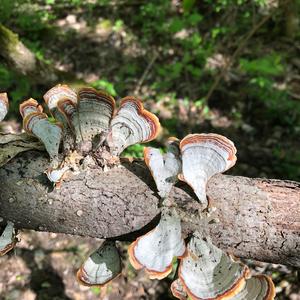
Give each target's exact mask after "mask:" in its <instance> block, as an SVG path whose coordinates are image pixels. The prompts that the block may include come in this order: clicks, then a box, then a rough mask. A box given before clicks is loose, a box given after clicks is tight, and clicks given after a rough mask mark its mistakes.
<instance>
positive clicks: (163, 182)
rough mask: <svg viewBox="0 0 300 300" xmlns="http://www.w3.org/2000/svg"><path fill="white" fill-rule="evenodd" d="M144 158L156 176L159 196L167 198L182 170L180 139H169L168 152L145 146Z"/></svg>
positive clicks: (154, 176)
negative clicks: (163, 152) (164, 152)
mask: <svg viewBox="0 0 300 300" xmlns="http://www.w3.org/2000/svg"><path fill="white" fill-rule="evenodd" d="M144 160H145V163H146V165H147V166H148V168H149V169H150V171H151V174H152V176H153V178H154V181H155V183H156V187H157V189H158V194H159V196H160V197H162V198H166V197H167V196H168V194H169V193H170V191H171V189H172V186H173V185H174V184H175V183H176V181H177V175H178V174H179V173H180V172H181V159H180V151H179V140H178V139H175V138H169V139H168V150H167V153H166V154H162V153H161V152H160V150H159V149H155V148H152V147H146V148H144Z"/></svg>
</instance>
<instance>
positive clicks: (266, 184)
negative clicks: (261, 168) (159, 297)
mask: <svg viewBox="0 0 300 300" xmlns="http://www.w3.org/2000/svg"><path fill="white" fill-rule="evenodd" d="M47 165H48V160H47V158H46V157H45V156H43V155H42V154H41V153H40V152H34V151H32V152H26V153H23V154H22V155H19V156H18V157H16V158H14V159H13V160H11V161H10V162H9V163H7V164H6V165H5V166H4V167H2V168H1V169H0V178H1V180H0V191H1V193H0V216H1V217H2V218H4V219H5V220H11V221H13V222H14V223H15V224H16V225H17V226H18V227H20V228H28V229H34V230H40V231H50V232H61V233H69V234H75V235H83V236H91V237H98V238H118V239H121V240H130V239H131V240H132V239H133V238H135V237H136V236H137V235H139V234H140V233H141V232H142V231H143V230H144V231H146V230H149V228H151V227H153V226H154V225H155V222H156V221H157V218H156V217H157V216H158V214H159V209H158V208H157V205H158V202H159V198H158V196H157V194H156V192H155V186H154V183H153V180H152V177H151V175H150V173H149V171H148V169H147V168H146V167H145V165H144V164H143V162H133V163H124V164H123V165H122V166H121V167H119V168H115V169H112V170H110V171H108V172H103V171H101V170H99V169H89V170H87V171H85V172H82V173H80V174H79V175H76V176H75V175H74V176H72V177H71V178H69V179H67V180H66V181H65V182H63V184H62V188H61V189H60V190H54V189H53V188H52V187H51V185H50V183H49V182H48V180H47V178H46V175H45V174H43V171H44V170H45V169H46V168H47ZM208 195H209V197H210V200H211V202H212V205H213V206H215V207H217V211H216V213H215V214H216V216H217V217H218V218H219V220H220V222H219V223H216V224H213V223H212V224H207V226H204V225H203V224H204V223H203V222H204V221H203V220H202V221H201V220H200V221H199V219H197V215H199V213H198V208H199V205H198V204H197V202H196V201H195V196H194V194H193V193H192V191H191V190H190V189H189V188H188V187H187V185H185V184H183V183H182V184H179V185H177V186H176V187H175V188H174V190H173V192H172V194H171V197H173V199H174V200H175V202H176V203H177V205H178V207H179V208H180V209H182V210H183V211H185V212H186V214H187V216H188V217H187V218H185V220H184V223H183V229H184V233H185V234H188V233H190V232H191V231H193V230H195V229H197V230H199V231H200V232H201V231H202V232H203V231H205V232H206V233H208V234H209V235H210V236H211V238H212V240H213V241H214V242H215V243H216V244H217V245H218V246H219V247H221V248H223V249H224V250H228V251H230V252H231V253H233V254H234V255H236V256H238V257H245V258H253V259H257V260H261V261H269V262H274V263H281V264H287V265H293V266H300V251H299V249H300V234H299V233H300V215H299V211H300V201H299V199H300V183H297V182H292V181H282V180H270V179H250V178H245V177H239V176H227V175H218V176H215V177H213V178H212V179H211V180H210V182H209V185H208ZM189 216H190V217H189ZM201 222H202V223H201ZM145 226H146V227H145ZM141 229H142V231H140V230H141Z"/></svg>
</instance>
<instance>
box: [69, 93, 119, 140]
mask: <svg viewBox="0 0 300 300" xmlns="http://www.w3.org/2000/svg"><path fill="white" fill-rule="evenodd" d="M114 110H115V99H114V98H113V97H112V96H110V95H109V94H108V93H106V92H104V91H101V90H100V91H96V90H95V89H93V88H82V89H81V90H79V92H78V103H77V112H76V116H74V118H73V126H74V128H75V132H76V141H77V142H80V141H82V142H90V143H92V140H93V138H94V137H95V136H96V135H101V134H103V133H107V131H108V128H109V124H110V120H111V118H112V116H113V113H114ZM78 132H79V133H80V135H79V136H77V133H78Z"/></svg>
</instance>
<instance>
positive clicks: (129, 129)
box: [107, 96, 160, 156]
mask: <svg viewBox="0 0 300 300" xmlns="http://www.w3.org/2000/svg"><path fill="white" fill-rule="evenodd" d="M159 130H160V123H159V120H158V118H157V117H156V116H155V115H154V114H152V113H150V112H149V111H147V110H146V109H144V107H143V104H142V102H141V100H139V99H137V98H134V97H131V96H129V97H125V98H123V99H122V100H121V104H120V107H119V109H118V111H117V113H116V115H115V117H114V118H113V119H112V121H111V126H110V132H109V134H108V137H107V143H108V146H109V147H110V151H111V153H112V154H113V155H115V156H118V155H120V154H121V153H122V151H123V150H124V149H125V148H127V147H129V146H131V145H134V144H137V143H146V142H149V141H152V140H153V139H155V138H156V137H157V135H158V133H159Z"/></svg>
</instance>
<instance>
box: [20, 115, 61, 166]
mask: <svg viewBox="0 0 300 300" xmlns="http://www.w3.org/2000/svg"><path fill="white" fill-rule="evenodd" d="M23 128H24V130H25V131H26V132H28V133H31V134H33V135H35V136H36V137H37V138H39V140H40V141H41V142H42V143H43V144H44V146H45V148H46V150H47V152H48V154H49V156H50V159H51V160H55V159H57V157H58V151H59V146H60V142H61V139H62V128H63V127H62V125H61V124H60V123H52V122H50V121H49V119H48V116H47V115H46V114H44V113H41V112H32V113H29V114H28V115H26V116H25V118H24V119H23Z"/></svg>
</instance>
